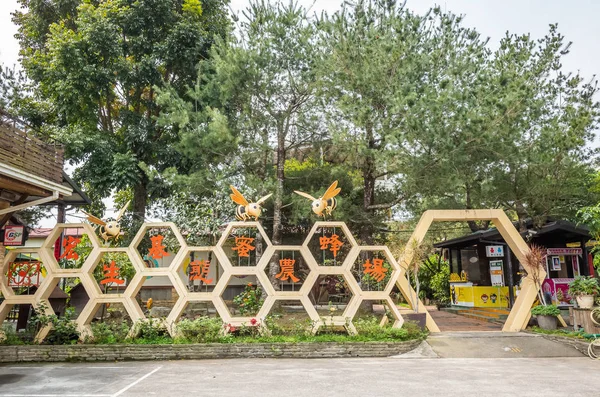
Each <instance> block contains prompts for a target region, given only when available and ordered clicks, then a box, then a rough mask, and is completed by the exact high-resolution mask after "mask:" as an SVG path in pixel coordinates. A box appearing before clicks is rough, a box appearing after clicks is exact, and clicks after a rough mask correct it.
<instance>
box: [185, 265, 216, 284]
mask: <svg viewBox="0 0 600 397" xmlns="http://www.w3.org/2000/svg"><path fill="white" fill-rule="evenodd" d="M209 271H210V261H205V260H204V259H202V260H195V261H192V262H190V280H200V281H203V282H205V283H206V284H210V283H212V281H213V279H212V278H211V279H207V278H206V277H208V272H209Z"/></svg>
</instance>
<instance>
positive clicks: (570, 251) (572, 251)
mask: <svg viewBox="0 0 600 397" xmlns="http://www.w3.org/2000/svg"><path fill="white" fill-rule="evenodd" d="M582 254H583V250H582V249H581V248H548V255H582Z"/></svg>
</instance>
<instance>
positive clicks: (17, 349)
mask: <svg viewBox="0 0 600 397" xmlns="http://www.w3.org/2000/svg"><path fill="white" fill-rule="evenodd" d="M420 344H421V340H412V341H406V342H347V343H335V342H308V343H244V344H239V343H235V344H233V343H232V344H226V343H206V344H186V345H133V344H127V345H125V344H122V345H58V346H50V345H25V346H23V345H21V346H0V363H17V362H64V361H66V362H78V361H137V360H201V359H219V358H279V357H280V358H349V357H389V356H395V355H398V354H402V353H406V352H409V351H411V350H413V349H415V348H416V347H418V346H419V345H420Z"/></svg>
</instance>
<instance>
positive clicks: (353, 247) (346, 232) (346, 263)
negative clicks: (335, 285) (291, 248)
mask: <svg viewBox="0 0 600 397" xmlns="http://www.w3.org/2000/svg"><path fill="white" fill-rule="evenodd" d="M321 227H339V228H340V229H342V230H343V231H344V235H345V236H346V238H347V239H348V242H349V243H350V246H351V247H350V251H348V255H347V256H346V258H345V259H344V262H342V265H341V266H322V265H319V263H318V262H317V261H316V260H315V263H316V264H317V266H318V268H319V269H330V270H319V271H323V272H324V273H319V274H338V271H339V269H343V270H350V268H351V267H352V264H353V262H354V260H352V261H350V259H352V258H353V257H354V255H356V254H357V251H358V243H357V242H356V239H355V238H354V236H353V235H352V233H351V232H350V229H348V226H347V225H346V223H344V222H332V221H320V222H315V224H314V225H313V227H312V228H311V229H310V231H309V232H308V236H307V237H306V239H304V242H303V243H302V247H304V248H306V249H307V250H308V252H309V253H310V254H311V256H312V253H311V252H310V248H308V244H309V243H310V241H311V240H312V238H313V236H314V235H315V233H316V232H317V229H319V228H321ZM332 269H337V271H336V270H332ZM353 278H354V277H353Z"/></svg>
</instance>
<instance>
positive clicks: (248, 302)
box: [233, 283, 264, 316]
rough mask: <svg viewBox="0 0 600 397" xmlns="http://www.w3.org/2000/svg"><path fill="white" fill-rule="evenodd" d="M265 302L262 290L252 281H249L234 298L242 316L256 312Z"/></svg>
mask: <svg viewBox="0 0 600 397" xmlns="http://www.w3.org/2000/svg"><path fill="white" fill-rule="evenodd" d="M263 302H264V299H262V290H261V289H260V288H257V286H256V285H253V284H252V283H248V284H247V285H246V287H244V290H243V291H242V292H241V293H240V294H239V295H237V296H236V297H234V298H233V303H234V304H236V305H237V307H238V309H239V311H240V314H241V315H242V316H245V315H247V314H248V315H252V314H256V313H257V312H258V311H259V310H260V307H261V306H262V304H263Z"/></svg>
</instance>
